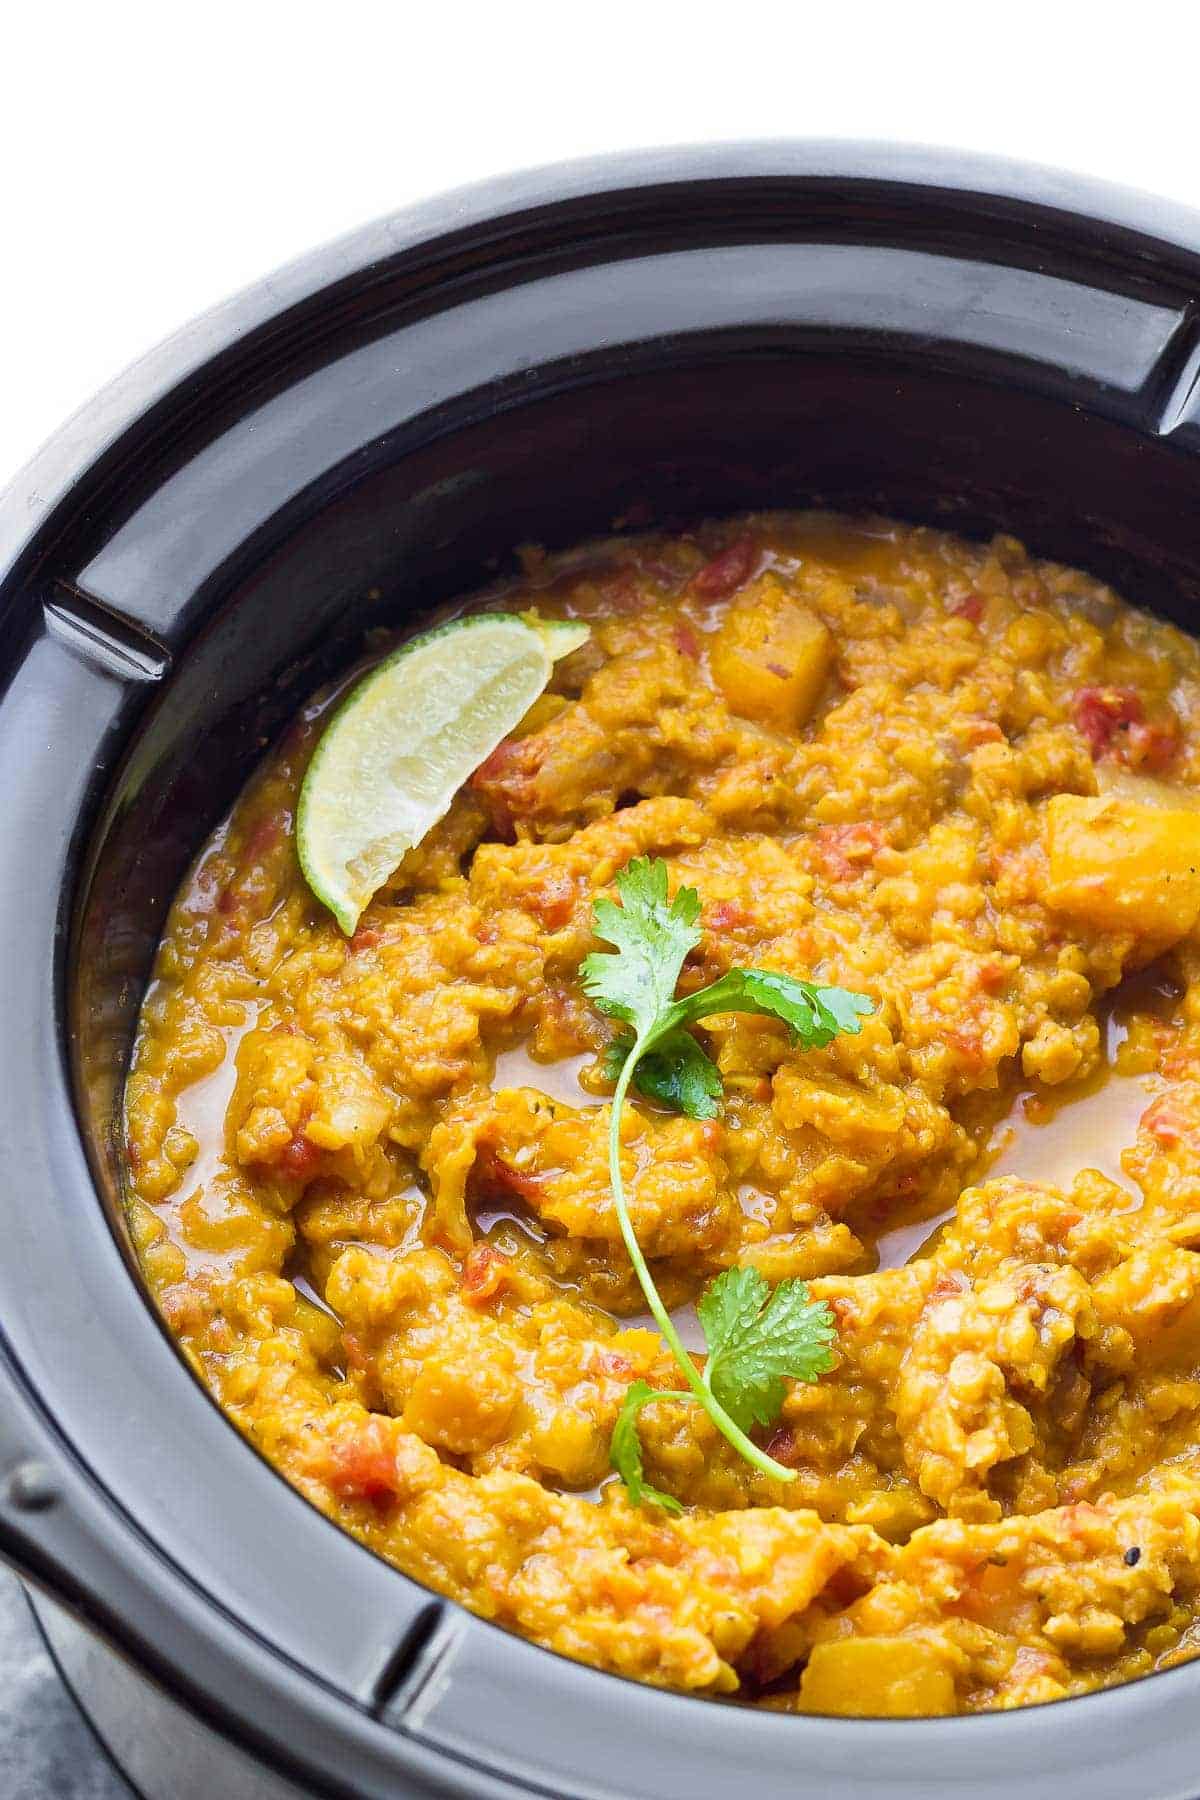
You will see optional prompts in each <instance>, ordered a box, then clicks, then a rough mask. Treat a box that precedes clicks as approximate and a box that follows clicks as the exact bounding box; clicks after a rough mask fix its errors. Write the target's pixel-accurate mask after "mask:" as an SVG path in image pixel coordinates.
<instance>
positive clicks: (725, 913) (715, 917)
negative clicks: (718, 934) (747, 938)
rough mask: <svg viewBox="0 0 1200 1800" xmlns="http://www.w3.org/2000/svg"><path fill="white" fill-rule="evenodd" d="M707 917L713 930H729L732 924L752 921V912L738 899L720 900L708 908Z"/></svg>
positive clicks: (746, 923) (743, 923) (744, 923)
mask: <svg viewBox="0 0 1200 1800" xmlns="http://www.w3.org/2000/svg"><path fill="white" fill-rule="evenodd" d="M705 917H706V920H707V923H708V925H709V927H710V929H711V930H713V931H728V930H729V928H730V927H731V926H737V925H748V924H749V923H750V914H749V913H748V912H747V911H746V909H745V907H744V906H742V905H740V904H739V903H738V901H736V900H718V901H717V902H716V904H715V905H713V906H710V907H708V908H707V909H706V913H705Z"/></svg>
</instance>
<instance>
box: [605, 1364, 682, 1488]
mask: <svg viewBox="0 0 1200 1800" xmlns="http://www.w3.org/2000/svg"><path fill="white" fill-rule="evenodd" d="M684 1398H686V1396H685V1395H683V1394H663V1393H659V1392H658V1391H657V1390H656V1389H654V1388H652V1387H651V1386H650V1383H649V1382H648V1381H635V1382H633V1383H631V1385H630V1388H629V1391H628V1393H627V1394H626V1395H625V1399H624V1402H623V1404H622V1406H621V1410H620V1412H619V1413H618V1414H617V1422H616V1424H615V1425H614V1426H613V1434H612V1440H611V1442H610V1443H609V1447H608V1457H609V1461H610V1462H611V1464H612V1466H613V1468H614V1469H615V1470H616V1471H617V1474H618V1475H619V1476H620V1477H621V1480H622V1481H623V1482H624V1483H625V1486H626V1488H627V1489H628V1491H629V1499H630V1503H631V1504H632V1505H634V1506H640V1505H641V1504H642V1502H643V1500H647V1501H649V1502H650V1503H651V1504H652V1505H653V1506H661V1507H662V1508H663V1509H664V1511H666V1512H669V1513H681V1512H682V1511H683V1508H682V1506H680V1504H679V1502H678V1500H676V1498H675V1496H674V1495H673V1494H660V1493H659V1491H658V1489H657V1488H654V1487H651V1486H650V1483H649V1482H648V1481H647V1480H646V1479H645V1475H644V1467H643V1463H642V1440H641V1438H640V1437H639V1436H638V1423H637V1422H638V1414H639V1413H640V1412H641V1410H642V1408H643V1406H646V1405H648V1404H649V1402H650V1401H651V1400H682V1399H684Z"/></svg>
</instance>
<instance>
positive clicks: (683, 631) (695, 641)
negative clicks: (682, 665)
mask: <svg viewBox="0 0 1200 1800" xmlns="http://www.w3.org/2000/svg"><path fill="white" fill-rule="evenodd" d="M675 648H676V649H677V650H678V652H679V654H680V656H690V657H691V659H692V661H693V662H697V661H698V660H699V656H700V639H699V638H698V637H697V636H696V633H695V632H694V631H693V629H692V627H691V626H690V625H689V624H688V622H687V620H686V619H680V621H679V623H678V624H677V625H676V627H675Z"/></svg>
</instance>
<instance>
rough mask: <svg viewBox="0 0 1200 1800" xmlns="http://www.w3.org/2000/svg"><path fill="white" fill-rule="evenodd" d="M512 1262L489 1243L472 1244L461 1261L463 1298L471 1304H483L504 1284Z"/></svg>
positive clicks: (510, 1271) (507, 1278) (510, 1270)
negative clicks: (462, 1261) (464, 1258)
mask: <svg viewBox="0 0 1200 1800" xmlns="http://www.w3.org/2000/svg"><path fill="white" fill-rule="evenodd" d="M511 1273H512V1264H511V1262H510V1260H509V1258H508V1257H507V1256H505V1254H504V1252H503V1251H502V1250H493V1248H492V1246H491V1245H490V1244H473V1245H472V1246H471V1248H470V1250H469V1251H468V1252H467V1257H466V1261H465V1262H464V1263H463V1272H462V1289H463V1298H464V1299H465V1300H469V1301H470V1302H471V1304H472V1306H484V1305H486V1303H487V1302H488V1301H489V1300H491V1299H492V1298H493V1296H494V1295H496V1294H498V1293H499V1292H500V1290H501V1288H502V1287H504V1286H506V1284H507V1282H508V1280H509V1277H510V1275H511Z"/></svg>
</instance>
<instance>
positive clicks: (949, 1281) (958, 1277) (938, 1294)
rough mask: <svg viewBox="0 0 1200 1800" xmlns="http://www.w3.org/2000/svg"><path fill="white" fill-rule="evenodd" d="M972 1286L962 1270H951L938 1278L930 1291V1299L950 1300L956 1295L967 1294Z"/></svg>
mask: <svg viewBox="0 0 1200 1800" xmlns="http://www.w3.org/2000/svg"><path fill="white" fill-rule="evenodd" d="M970 1285H971V1284H970V1282H969V1281H968V1279H967V1277H966V1276H965V1275H964V1274H963V1273H962V1271H961V1270H959V1269H950V1270H947V1271H946V1272H945V1273H944V1274H942V1275H939V1276H938V1278H937V1280H936V1281H935V1282H934V1284H933V1287H932V1288H931V1289H930V1293H929V1298H930V1299H931V1300H949V1299H951V1298H952V1297H953V1296H954V1295H955V1294H965V1293H966V1291H967V1289H968V1288H969V1287H970Z"/></svg>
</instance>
